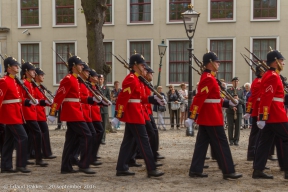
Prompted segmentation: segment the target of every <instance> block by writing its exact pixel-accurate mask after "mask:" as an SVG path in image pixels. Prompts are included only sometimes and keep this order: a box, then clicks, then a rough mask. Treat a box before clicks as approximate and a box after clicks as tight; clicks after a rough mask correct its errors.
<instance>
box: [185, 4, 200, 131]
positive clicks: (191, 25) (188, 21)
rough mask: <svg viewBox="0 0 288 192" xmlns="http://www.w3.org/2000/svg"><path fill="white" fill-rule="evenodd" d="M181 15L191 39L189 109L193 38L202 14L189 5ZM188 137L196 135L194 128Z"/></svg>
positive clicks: (189, 102) (189, 89)
mask: <svg viewBox="0 0 288 192" xmlns="http://www.w3.org/2000/svg"><path fill="white" fill-rule="evenodd" d="M181 14H182V18H183V23H184V27H185V31H186V34H187V37H188V39H189V48H188V49H187V50H188V51H189V74H188V108H189V107H190V106H191V102H192V51H193V49H192V38H193V36H194V33H195V31H196V27H197V22H198V18H199V16H200V13H198V12H197V11H194V10H193V5H191V4H190V5H188V10H187V11H185V12H184V13H181ZM186 135H187V136H193V135H194V133H193V131H192V128H189V127H187V130H186Z"/></svg>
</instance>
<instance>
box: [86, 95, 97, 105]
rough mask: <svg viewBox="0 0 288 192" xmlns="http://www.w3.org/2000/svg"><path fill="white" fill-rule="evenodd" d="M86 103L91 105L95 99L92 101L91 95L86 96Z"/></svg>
mask: <svg viewBox="0 0 288 192" xmlns="http://www.w3.org/2000/svg"><path fill="white" fill-rule="evenodd" d="M87 103H88V104H90V105H93V104H94V103H95V101H93V97H87Z"/></svg>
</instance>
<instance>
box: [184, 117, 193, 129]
mask: <svg viewBox="0 0 288 192" xmlns="http://www.w3.org/2000/svg"><path fill="white" fill-rule="evenodd" d="M193 123H194V120H193V119H190V118H187V119H186V120H185V126H186V127H191V126H192V125H193Z"/></svg>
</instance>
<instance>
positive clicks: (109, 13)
mask: <svg viewBox="0 0 288 192" xmlns="http://www.w3.org/2000/svg"><path fill="white" fill-rule="evenodd" d="M106 6H107V10H106V16H105V24H111V23H112V16H113V12H112V0H107V2H106Z"/></svg>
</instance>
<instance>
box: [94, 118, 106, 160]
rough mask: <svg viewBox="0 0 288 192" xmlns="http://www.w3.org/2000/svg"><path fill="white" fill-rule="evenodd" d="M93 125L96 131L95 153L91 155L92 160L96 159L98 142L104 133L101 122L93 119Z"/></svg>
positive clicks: (99, 142)
mask: <svg viewBox="0 0 288 192" xmlns="http://www.w3.org/2000/svg"><path fill="white" fill-rule="evenodd" d="M93 126H94V128H95V131H96V143H95V154H94V156H92V158H93V161H96V160H97V154H98V151H99V148H100V144H101V139H102V137H103V133H104V131H105V130H104V128H103V126H102V123H101V122H100V121H93Z"/></svg>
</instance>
